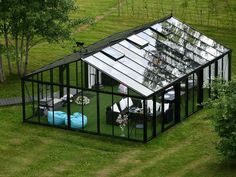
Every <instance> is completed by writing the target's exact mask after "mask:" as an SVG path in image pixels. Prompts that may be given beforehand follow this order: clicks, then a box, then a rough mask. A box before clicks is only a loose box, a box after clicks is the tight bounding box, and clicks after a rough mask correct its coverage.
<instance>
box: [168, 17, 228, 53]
mask: <svg viewBox="0 0 236 177" xmlns="http://www.w3.org/2000/svg"><path fill="white" fill-rule="evenodd" d="M167 22H169V23H170V24H172V25H174V26H176V27H178V28H180V29H181V30H183V31H185V32H186V33H188V34H190V35H191V36H193V37H194V38H197V39H198V40H200V41H201V42H202V43H204V44H206V45H207V46H208V47H212V48H214V49H216V50H218V51H219V52H222V53H224V52H227V51H228V49H226V48H225V47H224V46H222V45H221V44H218V43H216V42H215V41H213V40H212V39H210V38H208V37H206V36H205V35H203V34H201V33H199V32H197V31H196V30H194V29H192V28H191V27H189V26H187V25H186V24H183V23H182V22H180V21H178V20H177V19H175V18H173V17H171V18H170V19H168V20H167ZM201 45H202V44H201Z"/></svg>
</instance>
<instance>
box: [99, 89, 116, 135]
mask: <svg viewBox="0 0 236 177" xmlns="http://www.w3.org/2000/svg"><path fill="white" fill-rule="evenodd" d="M112 101H113V102H114V104H113V106H112ZM117 102H118V98H116V97H114V95H112V94H104V93H99V113H100V114H99V115H100V116H99V119H100V132H101V133H102V134H107V135H113V134H114V133H113V132H114V129H113V128H114V127H116V125H115V124H116V119H117V117H118V115H119V108H117V106H118V105H117ZM113 110H114V111H113Z"/></svg>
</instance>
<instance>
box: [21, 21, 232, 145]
mask: <svg viewBox="0 0 236 177" xmlns="http://www.w3.org/2000/svg"><path fill="white" fill-rule="evenodd" d="M167 18H169V17H166V18H164V19H162V20H160V21H164V20H165V19H167ZM160 21H159V22H160ZM137 31H141V28H140V29H138V30H137ZM184 32H185V31H184ZM186 33H187V32H186ZM128 34H129V33H128ZM119 41H120V40H119ZM114 42H116V41H111V42H110V43H114ZM123 47H125V46H123ZM127 49H128V48H127ZM97 50H98V49H94V51H92V52H91V51H90V52H87V53H86V54H83V56H87V55H90V54H91V53H95V52H97ZM128 50H129V49H128ZM226 55H227V56H228V80H231V62H232V61H231V60H232V50H229V51H227V52H225V53H223V54H222V55H221V56H219V57H216V58H215V59H214V60H212V61H209V62H207V63H206V64H204V65H201V66H199V67H197V68H196V69H194V70H193V71H192V72H190V73H187V74H185V75H184V76H182V77H180V78H178V79H175V80H174V81H173V82H171V83H170V84H168V85H166V86H164V87H163V88H161V89H160V90H158V91H157V92H155V93H153V94H151V95H149V96H148V97H145V96H138V95H137V94H131V93H130V89H129V88H128V93H127V94H123V93H116V92H114V86H112V87H111V91H105V90H102V89H100V88H99V71H98V70H97V71H96V87H95V88H88V66H89V65H88V64H87V63H85V62H84V61H82V60H81V58H78V59H76V60H73V61H71V62H67V63H65V64H62V65H60V66H56V67H55V68H53V67H49V69H44V70H40V71H39V72H34V73H32V74H29V75H27V76H25V77H23V78H22V80H21V90H22V109H23V111H22V113H23V114H22V116H23V122H30V123H35V124H40V125H47V126H54V127H58V126H55V125H49V124H45V123H43V122H42V121H41V117H40V99H41V97H40V96H42V98H43V95H44V93H43V89H44V87H43V86H46V99H47V92H48V91H47V86H49V87H50V89H49V90H50V97H51V99H52V112H53V124H54V110H55V107H54V90H55V89H54V87H58V88H59V95H60V97H62V96H63V94H64V89H66V94H67V100H66V106H67V116H68V123H67V125H68V126H67V127H60V126H59V127H58V128H63V129H70V130H73V129H72V128H71V120H70V115H71V103H70V97H69V95H70V89H71V88H74V89H76V90H77V92H78V90H81V94H82V96H83V95H84V92H86V91H89V92H94V93H95V94H96V106H97V107H96V108H97V112H96V114H97V117H96V119H97V125H96V127H97V128H96V129H97V130H96V132H93V131H88V130H85V129H84V127H85V126H84V105H82V128H81V129H79V130H77V131H79V132H85V133H91V134H98V135H105V136H112V137H117V138H121V137H120V136H117V135H115V133H114V131H115V126H116V125H115V124H114V121H113V120H114V111H113V109H112V125H111V126H112V129H111V134H109V135H108V134H104V133H103V132H101V127H100V123H101V120H100V101H101V99H102V98H101V97H100V94H108V95H111V105H113V104H114V96H120V97H127V98H129V97H131V98H135V99H138V100H142V101H143V134H142V135H143V137H142V139H135V138H132V137H130V131H131V130H130V129H131V127H130V126H131V125H130V124H131V123H130V121H128V134H127V137H122V138H123V139H128V140H133V141H141V142H148V141H149V140H151V139H153V138H155V137H156V136H158V135H159V134H158V132H157V126H159V124H161V125H160V127H161V132H164V131H166V130H167V129H169V128H171V127H172V126H174V125H175V124H178V123H179V122H181V121H182V120H181V116H180V114H181V111H183V112H184V118H187V117H189V116H190V115H192V114H193V113H195V112H197V111H199V110H200V109H202V106H201V103H202V102H203V100H204V99H203V96H204V95H203V82H204V79H203V70H204V68H207V67H208V68H209V83H210V82H211V73H212V72H211V65H212V64H213V63H215V73H214V77H215V76H217V75H218V69H220V68H218V60H219V59H222V67H221V70H222V76H223V69H224V68H223V66H224V64H223V63H224V60H223V58H224V56H226ZM131 60H132V59H131ZM78 62H80V71H81V77H80V78H79V71H78V68H79V66H78ZM71 64H75V66H76V71H75V73H76V84H75V85H72V84H71V83H70V65H71ZM171 67H173V66H171ZM57 68H58V70H59V75H58V77H59V83H56V82H55V81H54V79H55V75H54V73H53V70H54V69H57ZM48 70H49V71H50V81H44V80H43V72H45V71H48ZM64 72H66V77H64ZM107 75H108V76H109V74H107ZM191 75H192V76H193V80H194V79H195V78H194V75H197V82H193V86H192V92H193V98H192V99H193V100H192V111H191V112H189V108H190V107H189V106H190V105H189V104H188V103H189V102H188V100H189V91H190V89H191V88H189V76H191ZM34 76H36V78H35V77H34ZM64 79H66V80H64ZM79 79H80V82H79ZM131 79H132V78H131ZM65 81H66V82H65ZM26 82H29V83H31V87H32V89H31V92H32V97H31V95H30V97H31V99H32V101H31V103H32V109H33V111H32V112H33V115H30V116H27V109H28V108H26V106H27V104H28V103H26V98H27V94H26V92H25V88H26ZM181 82H185V88H184V92H185V97H184V100H185V101H186V103H185V107H184V108H182V106H181V92H182V91H181V86H180V83H181ZM35 83H36V84H35ZM194 83H197V87H196V88H195V86H194ZM35 86H36V89H35ZM41 88H42V92H40V89H41ZM169 88H173V90H174V91H175V95H174V97H175V99H174V101H173V105H174V106H173V107H174V108H173V109H174V111H173V117H174V120H173V122H172V123H171V124H170V125H165V119H166V115H165V114H166V112H165V108H164V107H165V102H166V100H165V94H166V92H168V89H169ZM35 91H36V92H37V93H36V96H35ZM134 92H135V91H134ZM195 92H197V94H196V96H195ZM157 95H159V97H158V96H157ZM209 96H210V88H209ZM195 97H197V98H195ZM157 99H160V100H161V109H160V113H159V114H158V115H157V112H156V111H153V113H152V115H151V116H150V115H148V113H147V112H148V110H147V100H152V102H153V110H156V102H157ZM195 99H196V100H195ZM195 101H196V103H197V104H198V107H197V109H195V106H196V105H195ZM35 102H37V104H35ZM29 104H30V103H29ZM128 105H129V102H128ZM36 106H37V119H38V121H37V122H35V121H32V120H31V118H33V117H34V116H35V113H36V112H35V107H36ZM181 109H183V110H181ZM128 113H129V112H128ZM149 117H151V120H148V119H149ZM159 117H161V119H160V118H159ZM159 119H160V120H162V122H160V123H158V121H157V120H159ZM148 124H151V126H152V130H151V136H148V131H149V130H148Z"/></svg>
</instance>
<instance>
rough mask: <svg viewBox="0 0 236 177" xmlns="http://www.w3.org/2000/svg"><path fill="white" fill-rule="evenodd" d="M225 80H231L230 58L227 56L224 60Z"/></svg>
mask: <svg viewBox="0 0 236 177" xmlns="http://www.w3.org/2000/svg"><path fill="white" fill-rule="evenodd" d="M223 78H224V80H226V81H228V80H229V56H228V55H225V56H224V58H223Z"/></svg>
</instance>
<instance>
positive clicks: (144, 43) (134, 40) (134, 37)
mask: <svg viewBox="0 0 236 177" xmlns="http://www.w3.org/2000/svg"><path fill="white" fill-rule="evenodd" d="M127 39H128V41H131V42H132V43H134V44H135V45H137V46H138V47H139V48H143V47H145V46H147V45H148V42H147V41H145V40H144V39H142V38H140V37H138V36H137V35H132V36H130V37H128V38H127Z"/></svg>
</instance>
